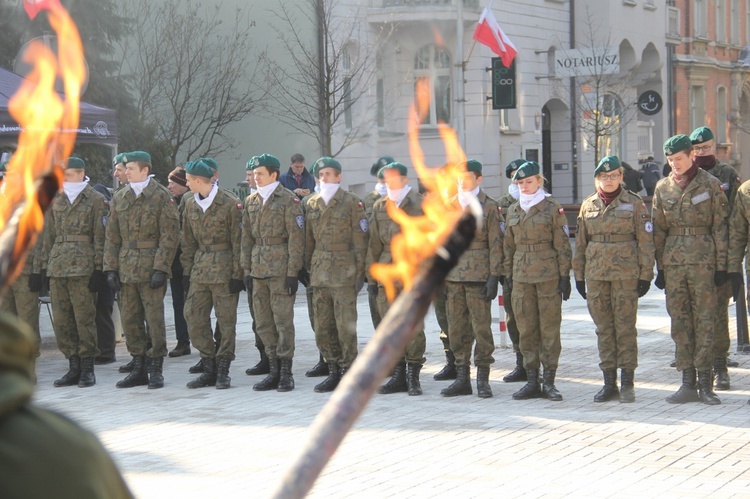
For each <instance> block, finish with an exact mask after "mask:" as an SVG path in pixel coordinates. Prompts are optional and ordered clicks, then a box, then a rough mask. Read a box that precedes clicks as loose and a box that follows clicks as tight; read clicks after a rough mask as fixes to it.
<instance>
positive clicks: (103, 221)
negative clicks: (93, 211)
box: [102, 215, 108, 227]
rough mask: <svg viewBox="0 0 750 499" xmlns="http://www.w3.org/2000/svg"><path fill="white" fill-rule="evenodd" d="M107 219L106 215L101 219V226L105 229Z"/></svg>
mask: <svg viewBox="0 0 750 499" xmlns="http://www.w3.org/2000/svg"><path fill="white" fill-rule="evenodd" d="M107 218H108V216H107V215H104V216H103V217H102V225H103V226H104V227H106V226H107Z"/></svg>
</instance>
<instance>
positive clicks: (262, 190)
mask: <svg viewBox="0 0 750 499" xmlns="http://www.w3.org/2000/svg"><path fill="white" fill-rule="evenodd" d="M278 186H279V182H278V181H276V182H271V183H270V184H268V185H264V186H263V187H261V186H258V194H260V197H262V198H263V204H266V201H268V198H270V197H271V194H273V191H275V190H276V188H277V187H278Z"/></svg>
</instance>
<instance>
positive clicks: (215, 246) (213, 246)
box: [198, 243, 230, 253]
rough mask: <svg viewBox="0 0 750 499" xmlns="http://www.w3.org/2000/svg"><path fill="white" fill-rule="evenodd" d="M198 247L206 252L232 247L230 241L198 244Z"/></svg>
mask: <svg viewBox="0 0 750 499" xmlns="http://www.w3.org/2000/svg"><path fill="white" fill-rule="evenodd" d="M198 249H199V250H201V251H203V252H204V253H210V252H213V251H224V250H228V249H230V246H229V243H220V244H206V245H205V246H200V245H199V246H198Z"/></svg>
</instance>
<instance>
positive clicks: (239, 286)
mask: <svg viewBox="0 0 750 499" xmlns="http://www.w3.org/2000/svg"><path fill="white" fill-rule="evenodd" d="M243 289H245V284H244V283H243V282H242V279H230V280H229V292H230V293H231V294H233V295H236V294H237V293H239V292H240V291H242V290H243Z"/></svg>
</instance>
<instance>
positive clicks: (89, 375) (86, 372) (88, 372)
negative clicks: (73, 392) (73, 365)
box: [78, 357, 96, 388]
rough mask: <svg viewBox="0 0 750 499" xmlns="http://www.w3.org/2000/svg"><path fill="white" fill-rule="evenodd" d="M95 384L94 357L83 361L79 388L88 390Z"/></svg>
mask: <svg viewBox="0 0 750 499" xmlns="http://www.w3.org/2000/svg"><path fill="white" fill-rule="evenodd" d="M95 384H96V376H95V375H94V357H84V358H82V359H81V377H80V378H78V388H88V387H89V386H94V385H95Z"/></svg>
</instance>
